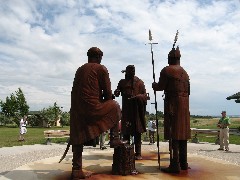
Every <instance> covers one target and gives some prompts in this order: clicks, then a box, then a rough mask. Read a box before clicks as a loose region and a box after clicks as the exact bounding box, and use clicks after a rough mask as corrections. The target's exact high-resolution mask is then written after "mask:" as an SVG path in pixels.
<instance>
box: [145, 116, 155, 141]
mask: <svg viewBox="0 0 240 180" xmlns="http://www.w3.org/2000/svg"><path fill="white" fill-rule="evenodd" d="M147 127H148V134H149V140H150V142H149V145H152V144H154V143H155V132H156V131H157V126H156V121H154V120H150V121H148V124H147Z"/></svg>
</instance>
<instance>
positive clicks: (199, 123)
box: [0, 118, 240, 148]
mask: <svg viewBox="0 0 240 180" xmlns="http://www.w3.org/2000/svg"><path fill="white" fill-rule="evenodd" d="M217 122H218V118H213V119H191V128H201V129H217V127H216V124H217ZM237 127H240V118H232V119H231V126H230V128H237ZM58 129H60V130H69V129H70V128H69V126H67V127H63V128H61V127H53V128H35V127H27V130H28V132H27V134H26V135H25V140H26V141H23V142H19V141H18V137H19V128H18V127H16V126H8V127H4V126H0V148H1V147H11V146H21V145H31V144H44V143H45V142H46V138H45V137H44V134H43V132H44V131H45V130H58ZM159 131H160V133H159V139H160V141H163V133H162V132H163V128H160V129H159ZM145 136H146V133H143V135H142V139H143V140H144V137H145ZM155 138H156V136H155ZM198 138H199V140H200V142H210V143H214V142H215V140H216V137H215V136H210V137H209V135H208V134H199V135H198ZM66 140H67V138H56V139H51V142H53V143H62V142H66ZM229 141H230V144H238V145H240V136H236V135H230V140H229Z"/></svg>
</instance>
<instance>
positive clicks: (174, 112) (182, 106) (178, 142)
mask: <svg viewBox="0 0 240 180" xmlns="http://www.w3.org/2000/svg"><path fill="white" fill-rule="evenodd" d="M180 57H181V54H180V50H179V47H177V48H176V49H175V48H174V47H173V48H172V50H171V51H170V52H169V54H168V64H169V66H166V67H164V68H163V69H162V70H161V72H160V78H159V82H158V83H153V84H152V87H153V90H155V91H163V90H164V94H165V98H164V139H166V140H169V149H170V165H169V167H167V168H161V170H162V171H163V172H167V173H180V170H187V169H188V162H187V140H188V139H190V138H191V130H190V112H189V95H190V80H189V76H188V74H187V72H186V71H185V70H184V69H183V68H182V67H181V66H180Z"/></svg>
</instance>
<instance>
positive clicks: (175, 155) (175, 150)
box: [161, 140, 180, 173]
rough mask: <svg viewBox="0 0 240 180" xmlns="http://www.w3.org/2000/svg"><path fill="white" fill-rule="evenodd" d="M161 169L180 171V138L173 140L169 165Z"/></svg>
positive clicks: (169, 171)
mask: <svg viewBox="0 0 240 180" xmlns="http://www.w3.org/2000/svg"><path fill="white" fill-rule="evenodd" d="M161 170H162V171H163V172H166V173H180V165H179V141H178V140H172V159H170V165H169V167H167V168H162V169H161Z"/></svg>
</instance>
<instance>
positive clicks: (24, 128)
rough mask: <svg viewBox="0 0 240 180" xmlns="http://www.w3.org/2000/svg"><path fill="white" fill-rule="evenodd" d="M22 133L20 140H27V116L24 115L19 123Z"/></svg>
mask: <svg viewBox="0 0 240 180" xmlns="http://www.w3.org/2000/svg"><path fill="white" fill-rule="evenodd" d="M19 128H20V135H19V139H18V141H25V138H24V135H25V134H26V133H27V116H26V115H24V116H23V118H22V119H21V120H20V123H19Z"/></svg>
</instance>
